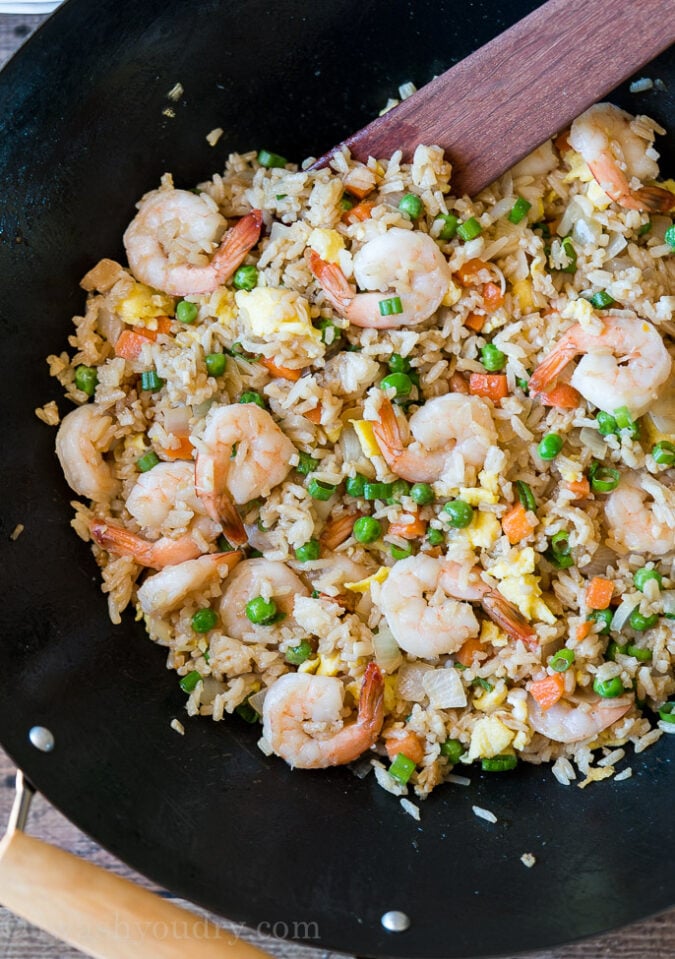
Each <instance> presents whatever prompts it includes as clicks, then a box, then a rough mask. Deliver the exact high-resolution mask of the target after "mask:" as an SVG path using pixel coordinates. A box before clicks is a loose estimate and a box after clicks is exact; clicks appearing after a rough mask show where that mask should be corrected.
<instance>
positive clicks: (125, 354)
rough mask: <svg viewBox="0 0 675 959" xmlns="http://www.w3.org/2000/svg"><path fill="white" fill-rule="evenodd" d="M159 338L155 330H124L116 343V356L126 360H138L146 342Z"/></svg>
mask: <svg viewBox="0 0 675 959" xmlns="http://www.w3.org/2000/svg"><path fill="white" fill-rule="evenodd" d="M156 338H157V334H156V333H155V332H154V330H144V331H143V332H142V333H141V332H140V331H137V330H122V332H121V333H120V335H119V336H118V337H117V342H116V343H115V356H121V357H122V359H125V360H137V359H138V357H139V356H140V354H141V350H142V349H143V347H144V346H145V344H146V343H148V342H151V341H153V340H155V339H156Z"/></svg>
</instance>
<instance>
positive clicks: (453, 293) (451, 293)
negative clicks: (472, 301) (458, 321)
mask: <svg viewBox="0 0 675 959" xmlns="http://www.w3.org/2000/svg"><path fill="white" fill-rule="evenodd" d="M461 298H462V289H461V287H459V286H457V284H456V283H453V282H452V280H450V283H449V285H448V292H447V293H446V294H445V296H444V297H443V299H442V300H441V305H442V306H454V305H455V303H459V301H460V300H461Z"/></svg>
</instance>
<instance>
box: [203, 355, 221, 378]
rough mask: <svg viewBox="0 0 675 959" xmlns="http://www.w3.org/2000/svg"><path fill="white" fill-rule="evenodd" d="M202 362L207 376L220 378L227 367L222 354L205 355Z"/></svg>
mask: <svg viewBox="0 0 675 959" xmlns="http://www.w3.org/2000/svg"><path fill="white" fill-rule="evenodd" d="M204 362H205V363H206V372H207V373H208V374H209V376H222V375H223V373H224V372H225V367H226V366H227V357H226V356H225V354H224V353H207V355H206V356H205V357H204Z"/></svg>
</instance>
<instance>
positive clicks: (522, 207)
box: [507, 196, 532, 223]
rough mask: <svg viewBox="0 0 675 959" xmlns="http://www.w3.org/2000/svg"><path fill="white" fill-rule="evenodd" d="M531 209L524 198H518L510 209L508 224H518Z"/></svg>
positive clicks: (530, 205)
mask: <svg viewBox="0 0 675 959" xmlns="http://www.w3.org/2000/svg"><path fill="white" fill-rule="evenodd" d="M531 209H532V204H531V203H528V201H527V200H526V199H525V197H522V196H519V197H518V199H517V200H516V202H515V203H514V204H513V206H512V207H511V212H510V213H509V215H508V217H507V219H508V221H509V223H520V221H521V220H522V219H524V218H525V217H526V216H527V214H528V213H529V212H530V210H531Z"/></svg>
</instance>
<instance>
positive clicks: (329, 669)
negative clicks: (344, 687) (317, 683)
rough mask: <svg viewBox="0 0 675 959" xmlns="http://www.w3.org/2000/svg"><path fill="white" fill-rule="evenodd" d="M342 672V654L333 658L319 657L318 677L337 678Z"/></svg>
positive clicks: (336, 654)
mask: <svg viewBox="0 0 675 959" xmlns="http://www.w3.org/2000/svg"><path fill="white" fill-rule="evenodd" d="M339 672H340V654H339V653H335V654H334V655H333V656H326V655H319V665H318V667H317V670H316V675H317V676H337V674H338V673H339Z"/></svg>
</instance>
